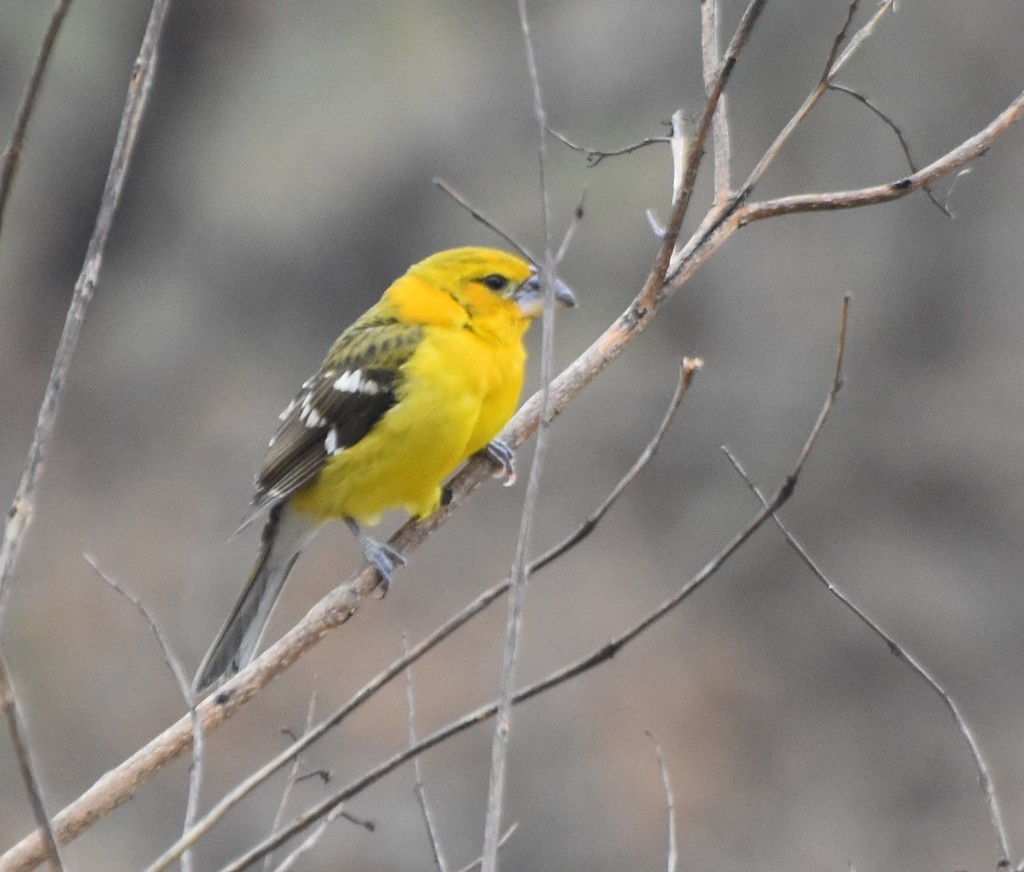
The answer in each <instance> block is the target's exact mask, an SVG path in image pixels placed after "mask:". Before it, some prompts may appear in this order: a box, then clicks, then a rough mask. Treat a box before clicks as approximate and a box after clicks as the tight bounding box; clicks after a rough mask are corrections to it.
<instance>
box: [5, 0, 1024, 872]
mask: <svg viewBox="0 0 1024 872" xmlns="http://www.w3.org/2000/svg"><path fill="white" fill-rule="evenodd" d="M889 8H891V3H889V2H886V3H884V4H883V5H882V6H881V7H879V11H878V12H877V13H876V15H875V17H874V18H873V19H872V21H871V22H869V24H868V25H866V26H865V28H862V29H861V31H859V32H858V34H857V35H855V37H854V38H853V39H852V40H851V42H850V45H849V46H848V47H847V49H846V51H845V52H844V53H843V54H841V55H840V57H839V59H838V60H837V62H836V66H837V67H838V66H839V65H840V64H841V63H842V62H843V61H844V60H845V59H846V58H847V57H848V56H849V52H850V51H851V49H852V48H853V47H854V46H855V45H857V44H858V43H859V42H860V41H862V39H859V37H861V35H862V34H865V33H866V32H867V28H873V27H874V24H875V23H877V21H878V20H879V18H878V17H879V16H880V15H881V14H883V13H884V12H885V11H887V10H888V9H889ZM726 64H727V61H723V67H724V66H726ZM1022 111H1024V94H1022V95H1021V96H1019V97H1018V98H1017V99H1016V100H1015V101H1014V102H1013V103H1011V104H1010V106H1009V107H1008V108H1007V109H1006V110H1005V111H1004V112H1003V113H1001V114H1000V115H999V116H998V117H997V118H996V119H995V120H994V121H993V122H992V123H991V124H989V125H988V126H987V127H985V128H984V129H983V130H982V131H980V132H978V133H977V134H975V135H973V136H971V137H970V138H968V139H967V140H965V141H964V142H963V143H961V144H960V145H959V146H957V147H956V148H954V149H953V150H952V151H950V152H949V153H947V154H946V155H944V156H942V157H940V158H939V159H937V160H936V161H934V162H933V163H932V164H930V165H929V166H927V167H925V168H924V169H922V170H920V171H919V172H917V173H915V174H914V175H913V176H911V177H909V178H908V179H905V180H901V181H899V182H894V183H891V184H887V185H882V186H878V187H877V188H866V189H861V190H858V191H852V192H839V193H838V194H827V195H823V197H824V199H821V197H816V196H815V195H801V196H799V197H795V198H781V199H779V200H773V201H770V202H768V203H751V204H747V203H746V201H745V193H744V192H742V191H741V192H739V193H738V194H736V195H734V197H733V198H732V199H731V200H730V201H729V203H728V204H727V205H726V207H725V208H715V209H713V210H712V211H711V213H710V214H709V215H708V216H707V218H706V219H705V220H704V221H703V222H702V224H701V227H700V228H699V229H698V231H697V233H695V234H694V235H693V236H692V238H691V239H690V240H689V241H688V242H687V243H686V245H685V246H684V247H683V248H682V249H681V251H680V252H679V253H678V254H677V256H676V257H674V258H673V259H672V269H671V272H670V273H667V274H666V277H665V280H664V281H663V282H662V283H661V284H660V285H657V284H655V285H654V287H653V290H650V289H649V286H650V285H651V282H652V281H653V280H652V279H651V278H650V277H649V278H648V282H647V283H645V289H647V290H648V293H646V294H644V296H643V297H640V296H638V297H637V298H636V299H635V300H634V301H633V302H632V303H631V304H630V305H629V306H628V307H627V309H626V310H625V311H624V312H623V313H622V315H621V316H620V317H619V318H617V319H616V320H615V321H614V322H613V323H612V324H611V325H609V327H608V328H607V329H606V330H605V331H604V332H603V333H602V334H601V335H600V336H599V337H597V339H596V340H595V341H594V342H593V343H592V344H591V345H590V347H588V348H587V349H586V350H585V351H584V352H583V353H582V354H580V355H579V356H578V357H577V358H576V360H575V361H573V363H572V364H570V365H569V366H568V367H567V368H566V369H565V370H564V371H563V372H562V373H561V374H560V375H559V376H558V377H557V378H555V379H554V381H553V382H552V383H551V387H550V394H549V400H548V402H547V403H546V404H545V406H546V408H547V414H546V416H545V417H546V418H548V419H550V418H551V417H553V416H555V415H557V414H558V413H559V412H560V411H561V410H562V409H563V408H565V406H566V405H567V404H568V403H569V402H570V401H571V400H572V399H573V398H574V397H575V396H576V395H577V394H579V392H580V391H582V390H583V389H584V388H585V387H586V386H587V385H588V384H589V383H590V382H591V381H592V380H593V379H594V378H596V377H597V376H598V375H599V374H600V373H601V372H603V370H604V368H605V367H606V366H608V365H609V364H610V363H611V362H612V361H614V360H615V359H616V358H617V357H618V356H619V355H620V354H621V353H622V352H623V351H624V350H625V349H626V348H627V347H628V346H629V345H630V344H631V343H632V342H633V341H635V340H636V339H637V338H638V337H639V336H640V335H641V334H642V333H643V332H644V330H646V329H647V327H648V326H649V325H650V324H651V323H652V322H653V319H654V316H655V315H656V314H657V313H658V311H660V308H661V306H662V305H663V304H664V303H665V302H666V301H667V300H668V299H670V298H671V297H672V296H673V295H674V294H675V293H676V292H677V291H678V290H679V289H680V288H681V287H682V286H683V285H684V284H685V283H686V282H687V281H688V280H689V279H690V278H691V277H692V276H693V275H694V273H696V271H697V270H698V269H699V268H700V267H701V266H702V265H703V264H704V262H705V261H706V260H707V259H708V258H710V257H711V256H712V255H713V254H714V253H715V252H716V251H717V250H718V249H719V247H720V246H721V245H723V244H724V242H725V241H726V240H727V239H729V238H730V237H731V235H732V234H733V233H734V232H735V231H736V230H737V229H738V228H739V227H740V226H742V225H743V224H745V223H749V222H750V221H753V220H760V219H761V218H766V217H770V216H771V215H773V214H785V213H786V212H788V211H808V210H815V209H829V208H850V207H852V206H860V205H867V204H869V203H872V202H884V201H886V200H889V199H895V198H897V197H900V196H904V195H905V194H906V193H909V192H910V191H911V190H915V189H916V187H920V186H923V185H924V184H929V183H931V182H933V181H934V180H935V179H937V178H939V177H941V176H942V175H945V174H947V173H951V172H955V171H956V170H958V169H960V168H961V167H962V166H963V165H964V164H966V163H967V162H969V161H970V160H972V159H974V158H976V157H977V156H979V155H980V154H982V153H984V152H985V151H986V150H987V149H989V148H991V147H992V145H993V144H994V143H995V141H996V140H998V139H999V138H1000V137H1001V136H1002V135H1003V134H1005V133H1006V131H1007V130H1008V129H1009V128H1010V127H1011V126H1012V125H1013V124H1014V123H1015V122H1016V121H1017V120H1019V117H1020V114H1021V112H1022ZM695 141H696V140H695ZM812 198H813V199H812ZM655 275H656V274H655ZM540 419H541V396H540V394H535V395H534V396H532V397H531V398H530V399H528V400H527V401H526V403H524V405H523V406H522V408H521V409H520V410H519V412H518V413H517V414H516V415H515V416H514V417H513V419H512V420H511V421H510V422H509V424H508V426H507V427H506V428H505V431H504V432H503V433H502V438H503V439H504V440H505V441H506V442H507V443H508V444H509V445H510V446H511V447H513V448H515V447H518V446H519V445H522V444H523V442H525V441H526V440H527V439H528V438H529V437H530V436H531V435H532V434H533V433H534V432H535V431H536V429H537V427H538V426H539V422H540ZM491 472H492V466H491V464H490V462H489V461H487V460H485V459H482V458H478V459H474V460H472V461H470V462H469V463H467V464H466V465H465V466H464V467H463V469H462V470H461V471H460V472H459V473H458V474H457V475H456V476H455V477H454V478H453V479H452V480H451V481H450V482H449V489H450V492H451V494H452V500H451V502H450V503H449V504H448V505H446V506H445V507H443V508H442V509H441V510H440V511H438V512H437V513H435V514H434V515H432V516H430V517H428V518H425V519H423V520H422V521H417V522H413V521H410V522H408V523H407V524H405V525H403V527H402V528H401V529H400V530H399V531H398V532H397V533H396V534H395V536H394V537H392V539H391V544H392V545H393V546H396V547H398V548H400V549H401V550H402V551H403V552H409V551H411V550H412V549H414V548H415V547H416V545H418V544H419V543H420V542H422V541H423V540H424V539H426V538H427V536H429V535H430V534H431V533H432V532H433V531H434V530H436V529H437V528H438V527H440V526H442V525H443V524H444V523H445V522H446V521H447V519H448V517H449V516H450V515H451V514H452V513H453V512H454V511H457V509H458V508H459V507H460V506H461V505H462V504H463V503H464V502H465V500H466V499H468V497H469V495H470V494H471V493H472V492H473V491H474V490H475V489H476V487H477V486H479V484H481V483H482V482H484V481H486V480H489V479H490V477H491ZM375 584H376V576H375V574H374V573H373V572H372V571H370V570H366V571H364V572H362V573H360V574H357V575H355V576H354V577H353V578H352V579H350V580H349V581H347V582H346V583H345V584H344V585H342V586H340V587H339V588H337V589H335V590H334V591H332V592H331V593H330V594H328V595H327V596H326V597H324V598H323V599H322V600H321V601H320V602H319V603H318V604H316V606H314V607H313V608H312V609H311V610H310V611H309V612H308V614H307V615H306V616H305V618H304V619H303V620H302V621H301V622H300V623H299V624H298V625H297V626H296V627H295V628H293V630H292V631H290V632H289V633H288V634H286V635H285V636H284V637H283V638H282V639H281V640H280V641H279V642H278V643H277V644H276V645H274V646H273V647H272V648H270V649H269V650H268V651H267V652H265V654H264V655H263V656H262V657H261V658H259V659H258V660H257V661H256V662H254V663H253V664H252V665H251V666H250V667H248V668H247V669H246V670H244V671H243V672H241V673H239V674H238V675H237V676H236V677H235V678H234V679H233V680H232V681H231V682H229V683H227V684H225V685H224V686H223V687H222V688H221V689H220V691H219V692H218V693H217V694H215V695H214V696H211V697H210V698H209V699H208V700H205V701H204V702H203V703H202V704H201V705H200V706H199V709H198V711H199V713H200V715H201V717H202V719H203V726H204V729H206V730H207V731H209V730H210V729H213V728H214V727H216V726H217V725H219V724H220V723H221V722H222V721H223V720H225V719H226V718H227V717H229V716H230V715H231V714H233V713H234V712H235V711H237V710H238V708H239V707H241V706H242V705H244V704H245V703H246V702H247V701H248V700H249V699H251V698H252V697H253V696H254V695H256V694H257V693H258V692H259V691H260V690H261V689H262V688H263V687H264V686H265V685H266V684H267V683H268V682H269V681H271V680H272V679H273V678H274V677H275V676H276V675H277V674H279V673H280V672H282V671H283V670H285V669H287V668H288V667H289V666H290V665H291V664H292V663H293V662H294V661H295V660H296V659H297V658H298V657H300V656H301V655H302V654H303V653H304V652H305V651H307V650H308V649H309V648H310V647H312V646H313V645H314V644H316V642H317V641H319V639H320V638H321V637H322V636H323V635H324V634H325V633H326V632H328V631H329V630H331V629H333V628H335V627H337V626H339V625H341V624H343V623H345V622H346V621H347V620H348V618H349V617H351V615H352V614H354V613H355V612H356V611H357V610H358V608H359V605H360V603H361V601H362V600H363V598H365V597H366V596H367V595H368V594H369V593H370V592H371V591H372V590H373V589H374V587H375ZM490 593H491V592H490V591H488V592H487V594H488V595H489V594H490ZM498 595H500V592H499V593H498ZM190 740H191V726H190V723H189V721H188V719H187V718H183V719H181V720H180V721H178V722H177V723H175V724H173V725H172V726H170V727H169V728H168V729H166V730H165V731H164V732H163V733H162V734H161V735H160V736H157V737H156V738H154V739H153V740H152V741H151V742H150V743H149V744H148V745H147V746H145V747H144V748H142V749H140V750H139V751H137V752H136V753H135V754H134V755H133V756H132V757H131V758H129V759H128V760H126V761H124V762H123V763H122V764H121V765H120V766H118V767H116V768H115V769H112V770H111V771H110V772H108V773H107V774H106V775H104V776H103V777H102V778H100V779H99V780H98V781H97V782H96V784H94V785H93V786H92V787H91V788H90V789H89V790H88V791H86V792H85V793H84V794H82V795H81V796H80V797H79V798H78V799H77V800H75V801H74V802H72V803H71V804H70V805H68V806H67V808H65V809H64V810H63V811H62V812H61V813H59V814H58V815H56V816H55V818H54V827H55V831H56V834H57V836H58V839H59V840H60V841H67V840H69V839H71V838H74V837H75V836H76V835H78V834H79V833H81V832H82V831H83V830H84V829H86V828H87V827H89V826H91V825H92V824H93V823H94V822H96V821H97V820H99V819H100V818H101V817H102V816H103V815H105V814H106V813H108V812H109V811H111V810H112V809H114V808H116V807H118V806H119V805H121V804H122V803H123V802H125V801H126V800H127V799H128V798H129V797H130V796H132V795H133V793H134V792H135V791H136V790H137V789H138V787H139V786H140V785H141V784H143V783H144V782H145V781H146V780H148V779H149V778H150V777H152V775H153V774H154V773H155V772H157V771H158V770H159V769H160V768H161V767H162V766H163V765H164V764H165V763H167V762H168V761H170V760H172V759H174V758H175V757H176V756H178V755H179V754H180V753H182V751H183V750H184V749H185V748H186V747H188V743H189V742H190ZM44 857H45V849H44V846H43V842H42V839H41V837H40V836H39V834H37V833H33V834H31V835H29V836H27V837H26V838H25V839H23V840H22V842H20V843H19V844H18V845H17V846H15V847H14V848H12V849H10V850H9V851H8V852H7V854H5V855H4V856H3V858H2V859H0V869H3V870H12V869H26V868H31V867H32V866H33V865H34V864H35V863H38V862H40V861H41V860H42V859H43V858H44Z"/></svg>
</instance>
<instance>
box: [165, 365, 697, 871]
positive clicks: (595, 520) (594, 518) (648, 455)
mask: <svg viewBox="0 0 1024 872" xmlns="http://www.w3.org/2000/svg"><path fill="white" fill-rule="evenodd" d="M701 363H702V362H701V361H700V359H699V358H698V359H693V360H691V359H686V358H684V360H683V363H682V366H681V370H682V372H681V378H680V382H679V383H678V384H677V387H676V390H675V391H674V392H673V395H672V400H671V402H670V403H669V406H668V409H667V410H666V412H665V416H664V418H663V420H662V422H661V424H660V425H659V427H658V430H657V432H656V433H655V435H654V438H653V439H652V440H651V442H650V443H649V444H648V445H647V447H646V448H645V449H644V450H643V452H642V453H641V454H640V456H639V458H638V459H637V461H636V462H635V463H634V464H633V465H632V466H631V467H630V469H629V470H628V471H627V472H626V474H625V475H624V476H623V477H622V478H621V479H620V480H619V482H618V483H617V484H616V485H615V487H614V488H613V489H612V491H611V492H610V493H609V495H608V496H607V497H605V499H604V500H603V501H602V502H601V504H600V506H598V508H597V509H595V510H594V511H593V512H592V513H591V514H590V516H589V517H587V519H586V520H585V521H583V523H582V524H581V525H580V526H579V527H578V528H577V529H576V531H575V532H573V533H572V534H570V535H569V536H568V537H566V539H564V540H563V541H562V542H561V543H559V544H558V545H556V546H554V547H553V548H551V549H549V550H548V551H547V552H545V553H544V554H542V555H541V556H540V557H538V558H536V559H535V560H534V561H533V562H532V563H531V564H530V567H529V572H530V575H531V576H532V575H534V574H536V573H538V572H540V570H541V569H544V568H546V567H547V566H549V565H550V564H551V563H553V562H554V561H555V560H557V559H558V558H559V557H562V556H563V555H565V554H566V553H568V552H569V551H570V550H572V548H573V547H575V546H576V545H578V544H579V543H581V542H582V541H583V540H584V539H586V538H587V536H589V535H590V533H592V532H593V531H594V529H595V528H596V527H597V525H598V524H599V523H600V522H601V520H602V519H603V518H604V516H605V515H606V514H607V513H608V511H609V510H610V509H611V507H612V506H613V505H614V504H615V502H616V501H617V500H618V498H619V497H620V496H621V495H622V493H623V492H624V491H625V490H626V488H627V487H629V486H630V485H631V484H633V482H634V481H636V480H637V477H638V476H639V474H640V472H641V471H642V470H643V469H644V468H645V467H646V466H647V465H648V464H649V463H650V461H651V459H652V458H653V457H654V455H655V453H656V451H657V449H658V446H659V445H660V443H661V440H662V439H663V438H664V435H665V432H666V430H667V429H668V426H669V424H671V422H672V420H673V419H674V415H675V410H676V409H677V408H678V406H679V404H680V403H681V402H682V401H683V398H684V397H685V396H686V390H687V388H688V387H689V384H690V382H691V380H692V378H693V376H694V375H695V374H696V372H697V370H698V369H699V368H700V366H701ZM508 586H509V579H508V578H507V577H506V578H505V579H503V580H502V581H500V582H498V583H497V584H496V585H494V586H492V587H491V588H489V589H488V590H485V591H484V592H483V593H481V594H479V595H478V596H477V597H476V598H475V599H474V600H473V601H472V602H470V603H468V604H467V605H465V606H464V607H463V608H462V609H460V610H459V611H458V612H457V613H456V614H455V615H453V616H452V617H451V618H449V619H448V620H447V621H445V622H444V623H442V624H440V625H439V626H438V627H437V628H435V629H434V631H433V632H432V633H430V634H429V635H428V636H427V637H426V638H424V639H423V640H421V641H420V642H419V643H418V644H417V645H415V646H413V647H412V648H411V649H410V650H409V651H408V652H407V653H406V654H405V655H404V656H403V657H400V658H399V659H398V660H396V661H395V662H394V663H392V664H391V665H390V666H388V668H387V669H385V670H384V671H383V672H381V673H379V674H378V675H376V676H374V677H373V678H372V679H370V681H368V682H367V683H366V684H365V685H363V687H362V688H360V690H358V691H357V692H356V693H355V694H354V695H353V696H352V697H351V699H349V700H348V701H347V702H346V703H345V704H344V705H343V706H342V707H341V708H339V709H338V710H337V711H335V712H334V713H333V714H331V716H330V717H328V718H326V719H325V720H323V721H322V722H321V723H320V724H318V725H317V726H316V727H315V728H313V729H312V730H307V731H306V733H305V735H303V736H302V737H301V738H299V739H297V740H296V741H295V743H294V744H293V745H292V746H290V747H288V748H285V749H284V750H283V751H281V752H280V753H279V754H278V755H277V756H276V757H274V758H273V759H271V760H269V761H268V762H267V763H265V764H264V765H263V766H261V767H260V768H259V769H257V770H256V771H255V772H253V773H251V774H250V775H249V776H248V777H247V778H245V779H244V780H243V781H242V782H240V783H239V784H238V785H237V786H236V787H235V788H234V789H232V790H231V791H229V792H228V793H227V794H225V796H224V797H222V798H221V800H220V801H219V802H217V803H216V804H215V805H214V806H213V807H212V808H211V809H210V810H209V811H208V812H207V813H206V815H205V816H204V817H203V818H202V819H200V820H199V821H197V822H196V825H195V827H193V829H192V832H191V833H188V834H186V835H185V836H183V837H182V838H181V839H179V840H178V842H176V843H175V844H174V845H172V846H171V847H170V848H168V849H167V851H165V852H164V853H163V854H162V855H161V856H160V857H159V858H158V859H157V860H156V861H154V863H153V864H152V865H151V866H150V867H149V868H148V869H147V872H161V870H163V869H166V868H168V867H169V866H170V865H171V864H172V863H173V862H174V861H175V860H176V859H177V858H178V857H179V856H181V852H182V851H183V850H184V849H185V848H186V847H187V846H189V845H194V844H195V843H196V842H197V841H198V840H199V839H200V838H202V836H204V835H205V834H206V833H208V832H209V831H210V830H211V829H213V827H214V826H215V825H216V824H217V823H218V822H219V821H220V820H221V819H222V818H223V817H224V815H226V814H227V813H228V811H230V810H231V809H232V808H233V807H234V806H236V805H237V804H238V803H239V802H241V801H242V799H244V798H245V797H246V796H247V795H248V794H249V793H251V792H252V791H253V790H254V789H255V788H256V787H258V786H259V785H260V784H262V783H263V782H264V781H266V780H267V779H268V778H269V777H270V776H271V775H273V774H274V773H275V772H276V771H277V770H278V769H280V768H281V767H282V766H284V765H285V764H287V763H288V761H289V760H293V759H294V758H295V757H296V756H297V755H298V754H300V753H301V752H302V751H303V750H305V749H306V748H308V747H309V746H310V745H311V744H312V743H313V742H315V741H317V740H318V739H320V737H322V736H323V735H324V734H326V733H327V732H328V731H329V730H332V729H334V728H335V727H336V726H338V724H340V723H341V722H342V721H343V720H344V719H345V718H347V717H348V716H349V715H350V714H351V713H352V712H353V711H355V710H356V709H357V708H359V706H361V705H362V704H363V703H364V702H365V701H366V700H368V699H369V698H370V697H372V696H373V695H374V694H375V693H377V691H379V690H380V689H381V688H382V687H384V686H385V685H386V684H387V683H388V682H390V681H391V680H392V679H393V678H394V677H395V676H397V675H400V674H401V673H402V672H403V671H404V670H406V669H408V668H409V667H410V666H411V665H412V664H413V663H415V662H416V661H417V660H418V659H419V658H421V657H423V656H424V655H425V654H426V653H427V652H429V651H431V650H432V649H433V648H435V647H436V646H437V645H438V644H440V643H441V642H442V641H444V640H445V639H447V638H448V637H449V636H451V635H452V634H453V633H454V632H456V630H458V629H459V628H461V627H462V626H464V625H465V624H466V623H468V622H469V621H470V620H472V619H473V618H474V617H476V616H477V615H479V614H480V613H481V612H483V611H484V610H485V609H486V608H487V607H488V606H490V605H491V603H493V602H494V601H495V600H497V599H498V598H499V597H501V596H502V595H503V594H505V593H507V592H508Z"/></svg>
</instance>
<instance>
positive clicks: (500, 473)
mask: <svg viewBox="0 0 1024 872" xmlns="http://www.w3.org/2000/svg"><path fill="white" fill-rule="evenodd" d="M484 456H485V457H487V459H488V460H490V461H491V462H492V463H494V464H496V465H497V466H498V467H499V468H498V470H497V471H496V472H495V473H494V477H495V478H503V479H505V481H504V483H503V484H504V486H505V487H512V485H514V484H515V483H516V466H515V459H516V453H515V452H514V451H513V450H512V449H511V448H510V447H509V446H508V443H506V442H504V441H502V440H501V439H492V440H491V441H490V442H488V443H487V447H486V448H485V449H484Z"/></svg>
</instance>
